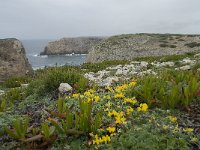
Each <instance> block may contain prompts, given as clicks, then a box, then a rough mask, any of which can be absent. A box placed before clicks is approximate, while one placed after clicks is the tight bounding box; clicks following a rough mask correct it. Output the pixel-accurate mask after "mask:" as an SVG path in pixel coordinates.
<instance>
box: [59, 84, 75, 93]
mask: <svg viewBox="0 0 200 150" xmlns="http://www.w3.org/2000/svg"><path fill="white" fill-rule="evenodd" d="M58 90H59V93H61V94H64V93H69V92H71V91H72V87H71V85H69V84H68V83H60V86H59V88H58Z"/></svg>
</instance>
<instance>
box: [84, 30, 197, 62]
mask: <svg viewBox="0 0 200 150" xmlns="http://www.w3.org/2000/svg"><path fill="white" fill-rule="evenodd" d="M195 51H200V35H181V34H145V33H142V34H124V35H117V36H112V37H109V38H107V39H105V40H102V41H101V42H100V43H99V44H97V45H95V46H94V47H93V50H92V51H90V52H89V54H88V56H87V62H93V63H94V62H101V61H104V60H124V59H126V60H131V59H133V58H135V57H147V56H161V55H176V54H183V53H187V52H195Z"/></svg>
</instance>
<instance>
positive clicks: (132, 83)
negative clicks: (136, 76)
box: [129, 81, 137, 87]
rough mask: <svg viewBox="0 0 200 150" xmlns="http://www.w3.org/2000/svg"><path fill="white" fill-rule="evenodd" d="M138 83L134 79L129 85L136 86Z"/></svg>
mask: <svg viewBox="0 0 200 150" xmlns="http://www.w3.org/2000/svg"><path fill="white" fill-rule="evenodd" d="M136 83H137V82H136V81H132V82H130V83H129V86H132V87H134V86H135V85H136Z"/></svg>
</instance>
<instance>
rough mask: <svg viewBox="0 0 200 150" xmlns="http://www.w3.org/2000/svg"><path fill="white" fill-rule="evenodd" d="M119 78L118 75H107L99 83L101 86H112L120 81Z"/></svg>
mask: <svg viewBox="0 0 200 150" xmlns="http://www.w3.org/2000/svg"><path fill="white" fill-rule="evenodd" d="M118 81H119V78H118V77H115V76H114V77H107V78H106V79H104V80H103V81H102V82H100V83H99V84H98V85H99V86H101V87H106V86H111V85H112V84H113V83H114V82H118Z"/></svg>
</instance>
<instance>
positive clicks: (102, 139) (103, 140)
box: [92, 135, 111, 145]
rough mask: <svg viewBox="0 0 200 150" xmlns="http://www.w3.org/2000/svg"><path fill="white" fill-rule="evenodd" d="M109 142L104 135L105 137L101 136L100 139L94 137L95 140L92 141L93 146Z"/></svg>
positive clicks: (108, 138)
mask: <svg viewBox="0 0 200 150" xmlns="http://www.w3.org/2000/svg"><path fill="white" fill-rule="evenodd" d="M110 141H111V138H110V136H108V135H106V136H102V137H98V135H95V139H94V140H93V141H92V143H93V144H96V145H99V144H102V143H105V144H106V143H108V142H110Z"/></svg>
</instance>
